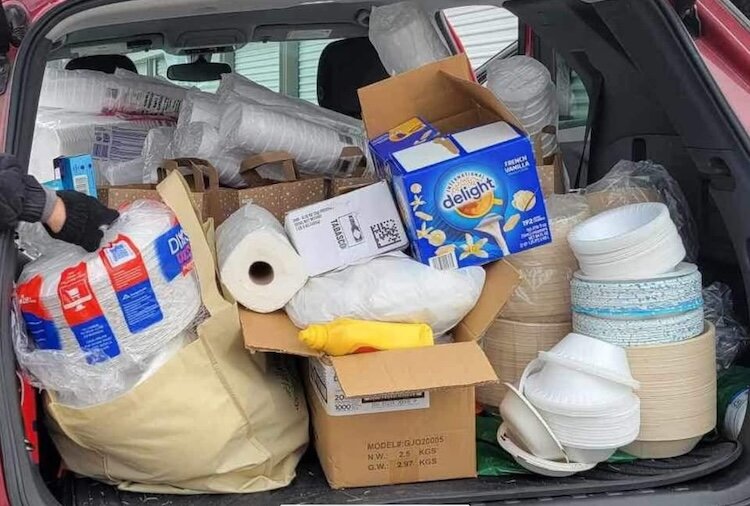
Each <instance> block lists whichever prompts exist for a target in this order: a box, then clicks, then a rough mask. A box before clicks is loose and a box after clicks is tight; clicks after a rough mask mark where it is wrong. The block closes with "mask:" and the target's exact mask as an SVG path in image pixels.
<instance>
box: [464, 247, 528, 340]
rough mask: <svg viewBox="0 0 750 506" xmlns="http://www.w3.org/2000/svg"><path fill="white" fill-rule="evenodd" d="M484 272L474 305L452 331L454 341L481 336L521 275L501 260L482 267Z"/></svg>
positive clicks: (475, 338)
mask: <svg viewBox="0 0 750 506" xmlns="http://www.w3.org/2000/svg"><path fill="white" fill-rule="evenodd" d="M484 271H485V273H486V276H485V281H484V288H482V295H480V296H479V301H478V302H477V305H476V306H474V308H473V309H472V310H471V311H469V313H468V314H467V315H466V316H464V318H463V320H461V321H460V322H459V324H458V325H457V326H456V328H454V329H453V339H454V340H455V341H456V342H470V341H476V340H477V339H479V338H480V337H482V336H483V335H484V333H485V332H487V329H488V328H490V325H492V323H493V322H494V321H495V319H496V318H497V315H499V314H500V311H502V309H503V306H504V305H505V303H506V302H508V300H509V299H510V296H511V295H512V294H513V291H514V290H515V289H516V287H517V286H518V285H519V284H520V283H521V274H520V273H519V272H518V270H516V268H515V267H513V266H512V265H511V264H510V263H509V262H507V261H505V260H500V261H498V262H494V263H491V264H488V265H485V266H484Z"/></svg>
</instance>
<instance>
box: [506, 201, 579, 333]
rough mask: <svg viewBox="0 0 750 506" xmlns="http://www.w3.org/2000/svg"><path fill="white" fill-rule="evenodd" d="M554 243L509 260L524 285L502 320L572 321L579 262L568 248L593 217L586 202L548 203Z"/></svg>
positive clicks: (513, 298) (513, 297) (514, 256)
mask: <svg viewBox="0 0 750 506" xmlns="http://www.w3.org/2000/svg"><path fill="white" fill-rule="evenodd" d="M545 203H546V205H547V216H548V219H549V224H550V229H551V233H552V242H551V243H549V244H547V245H545V246H541V247H539V248H534V249H531V250H528V251H524V252H522V253H517V254H515V255H511V256H510V257H508V259H507V260H508V262H510V263H511V264H512V265H513V266H514V267H515V268H516V269H518V270H519V271H520V273H521V278H522V281H521V284H520V285H518V287H517V288H516V289H515V291H514V292H513V295H511V297H510V299H509V300H508V302H507V303H506V304H505V306H503V310H502V312H501V313H500V315H501V317H502V318H506V319H508V320H515V321H519V322H528V323H558V322H568V321H570V318H571V314H570V279H571V278H572V277H573V273H574V272H575V271H576V270H578V262H577V261H576V258H575V255H573V252H572V251H571V250H570V246H569V245H568V240H567V237H568V233H569V232H570V230H571V229H572V228H573V227H574V226H576V225H577V224H578V223H581V222H582V221H583V220H585V219H586V218H588V217H589V216H590V211H589V206H588V204H587V203H586V199H585V198H584V197H582V196H580V195H576V194H572V193H569V194H566V195H550V196H549V197H547V198H546V199H545Z"/></svg>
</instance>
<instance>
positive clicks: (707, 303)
mask: <svg viewBox="0 0 750 506" xmlns="http://www.w3.org/2000/svg"><path fill="white" fill-rule="evenodd" d="M703 311H704V316H705V318H706V320H708V321H710V322H711V323H713V324H714V326H715V327H716V369H717V370H722V369H728V368H729V367H730V366H731V365H732V364H733V363H734V361H735V359H736V358H737V356H738V355H739V354H740V353H741V352H742V351H743V350H744V349H745V348H746V347H747V345H748V343H750V340H749V339H748V334H747V330H746V329H745V327H744V326H743V325H742V324H740V322H738V321H737V320H736V319H735V317H734V303H733V302H732V289H731V288H729V286H727V285H725V284H724V283H720V282H718V281H714V282H713V283H711V284H710V285H709V286H707V287H706V288H704V289H703Z"/></svg>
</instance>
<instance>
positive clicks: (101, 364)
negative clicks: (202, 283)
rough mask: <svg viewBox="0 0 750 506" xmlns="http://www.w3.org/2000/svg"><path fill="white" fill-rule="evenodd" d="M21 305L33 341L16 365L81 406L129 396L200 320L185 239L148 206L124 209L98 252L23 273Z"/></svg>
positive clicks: (53, 259) (61, 251)
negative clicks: (157, 359)
mask: <svg viewBox="0 0 750 506" xmlns="http://www.w3.org/2000/svg"><path fill="white" fill-rule="evenodd" d="M16 297H17V298H18V301H19V305H20V309H21V313H22V315H23V319H24V321H25V322H26V328H27V332H28V334H29V337H30V338H29V339H28V340H26V341H22V342H19V343H18V345H17V349H16V351H17V354H18V359H19V362H20V363H21V365H22V366H23V367H24V368H26V369H27V370H28V371H29V372H30V373H31V375H33V376H34V377H35V378H36V380H37V381H38V382H39V384H40V385H41V386H43V387H44V388H46V389H48V390H51V391H53V392H55V393H56V394H57V395H58V396H59V397H60V398H61V399H64V400H61V402H64V403H66V404H71V405H76V406H83V405H92V404H97V403H100V402H105V401H107V400H110V399H112V398H114V397H116V396H117V395H120V394H121V393H123V392H124V391H126V390H127V389H128V388H129V387H130V386H132V385H134V384H135V383H136V382H137V381H138V380H139V379H141V377H142V373H143V372H144V371H146V370H147V369H148V368H149V366H150V365H151V363H152V361H153V360H154V359H155V357H156V356H157V355H158V354H160V353H162V352H165V351H166V350H167V349H168V347H169V344H170V343H172V341H174V340H175V339H181V338H183V337H184V335H183V334H184V333H185V332H186V331H189V330H190V329H191V328H193V326H194V325H195V320H196V318H198V317H199V315H200V313H201V296H200V291H199V287H198V280H197V277H196V275H195V273H194V272H193V267H192V255H191V251H190V245H189V242H188V238H187V235H186V234H185V233H184V231H183V230H182V227H180V225H179V224H178V223H177V221H176V219H175V217H174V215H173V214H172V213H171V211H170V210H169V209H168V208H167V207H166V206H164V205H163V204H160V203H158V202H155V201H150V200H143V201H137V202H135V203H133V204H132V205H131V206H129V207H128V208H126V209H124V210H123V211H122V212H121V215H120V218H119V219H118V220H117V221H115V223H113V224H112V226H111V227H110V228H109V229H108V230H107V231H106V232H105V235H104V239H103V241H102V247H101V248H100V249H99V250H98V251H97V252H94V253H86V252H85V251H84V250H82V249H81V248H78V247H76V246H71V245H68V246H61V247H59V248H55V249H54V250H47V251H46V252H45V254H43V255H42V256H41V257H40V258H39V259H37V260H35V261H34V262H31V263H30V264H28V265H26V266H25V268H24V269H23V272H22V273H21V276H20V278H19V281H18V286H17V288H16Z"/></svg>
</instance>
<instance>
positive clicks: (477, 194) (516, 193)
mask: <svg viewBox="0 0 750 506" xmlns="http://www.w3.org/2000/svg"><path fill="white" fill-rule="evenodd" d="M359 98H360V102H361V103H362V117H363V119H364V121H365V126H366V127H367V132H368V136H369V139H370V151H371V153H372V154H373V158H378V157H379V155H378V153H385V152H387V150H386V149H385V147H384V146H383V145H382V142H383V141H382V140H381V142H380V143H379V142H378V140H379V139H381V136H382V135H383V134H387V133H388V132H389V131H390V130H391V129H393V128H394V126H395V125H401V124H403V123H405V122H409V121H410V120H413V118H419V119H420V121H422V122H429V124H430V125H432V127H433V129H435V130H437V131H439V132H441V133H442V135H441V136H438V137H435V138H433V139H432V140H430V141H429V142H423V143H419V144H417V145H413V146H410V147H407V148H405V149H393V150H392V153H391V154H390V155H389V156H388V158H389V159H388V165H389V167H390V172H391V178H390V180H391V185H392V187H393V191H394V193H395V195H396V200H397V202H398V205H399V207H400V209H401V211H402V215H403V218H404V223H405V226H406V229H407V231H408V233H409V238H410V241H411V247H412V251H413V255H414V256H415V257H416V258H417V259H418V260H419V261H420V262H422V263H425V264H428V265H430V266H432V267H435V268H438V269H455V268H457V267H465V266H469V265H482V264H486V263H488V262H492V261H494V260H497V259H500V258H503V257H505V256H507V255H511V254H513V253H518V252H520V251H524V250H528V249H530V248H534V247H537V246H541V245H544V244H547V243H549V242H550V241H551V236H550V230H549V224H548V221H547V212H546V208H545V204H544V197H543V195H542V190H541V186H540V183H539V177H538V175H537V169H536V161H535V158H534V152H533V148H532V144H531V141H530V140H529V138H528V136H527V135H526V132H525V131H524V129H523V125H522V124H520V122H519V121H518V119H517V118H516V117H515V116H513V114H512V113H511V112H510V111H509V110H508V108H507V107H505V105H503V104H502V103H501V102H500V101H499V100H498V99H497V98H496V97H495V96H494V95H493V94H492V92H490V91H489V90H487V89H486V88H484V87H482V86H481V85H480V84H478V83H477V82H476V81H475V80H474V76H473V74H472V72H471V66H470V65H469V62H468V60H467V58H466V56H465V55H458V56H454V57H451V58H446V59H444V60H440V61H438V62H436V63H433V64H429V65H425V66H422V67H420V68H418V69H416V70H412V71H410V72H406V73H403V74H399V75H398V76H394V77H391V78H389V79H385V80H383V81H380V82H378V83H375V84H372V85H370V86H366V87H364V88H360V90H359Z"/></svg>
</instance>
